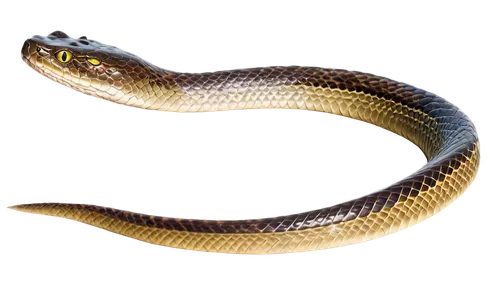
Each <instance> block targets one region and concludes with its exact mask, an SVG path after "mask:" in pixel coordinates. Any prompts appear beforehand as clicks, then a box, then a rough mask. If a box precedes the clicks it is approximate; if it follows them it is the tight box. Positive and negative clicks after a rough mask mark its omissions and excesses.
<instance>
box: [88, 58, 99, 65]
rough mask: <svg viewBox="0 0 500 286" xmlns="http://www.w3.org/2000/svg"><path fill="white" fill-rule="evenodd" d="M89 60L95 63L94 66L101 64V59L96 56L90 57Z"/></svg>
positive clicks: (92, 63)
mask: <svg viewBox="0 0 500 286" xmlns="http://www.w3.org/2000/svg"><path fill="white" fill-rule="evenodd" d="M87 62H89V63H90V64H91V65H94V66H98V65H100V64H101V61H100V60H98V59H94V58H89V59H87Z"/></svg>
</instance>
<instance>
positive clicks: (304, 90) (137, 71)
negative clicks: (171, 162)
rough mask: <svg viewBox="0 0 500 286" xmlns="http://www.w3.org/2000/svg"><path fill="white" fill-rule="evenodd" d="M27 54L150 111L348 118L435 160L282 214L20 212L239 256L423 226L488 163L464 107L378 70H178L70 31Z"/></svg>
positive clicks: (61, 79) (55, 76) (37, 66)
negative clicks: (207, 216) (353, 194)
mask: <svg viewBox="0 0 500 286" xmlns="http://www.w3.org/2000/svg"><path fill="white" fill-rule="evenodd" d="M21 55H22V59H23V60H24V62H26V63H27V64H28V65H29V66H30V67H31V68H33V69H34V70H35V71H37V72H39V73H41V74H42V75H44V76H46V77H48V78H49V79H52V80H54V81H56V82H58V83H60V84H63V85H65V86H68V87H70V88H72V89H75V90H77V91H80V92H82V93H85V94H88V95H91V96H95V97H98V98H102V99H106V100H109V101H112V102H116V103H119V104H124V105H128V106H133V107H138V108H144V109H151V110H162V111H172V112H206V111H225V110H241V109H274V108H276V109H300V110H310V111H319V112H326V113H332V114H336V115H342V116H346V117H349V118H353V119H357V120H361V121H364V122H367V123H371V124H374V125H377V126H380V127H382V128H384V129H387V130H389V131H392V132H394V133H396V134H398V135H400V136H402V137H404V138H406V139H408V140H409V141H411V142H413V143H414V144H416V145H417V146H418V147H419V149H421V151H422V152H423V153H424V154H425V156H426V158H427V163H426V164H425V165H423V166H422V167H421V168H420V169H418V170H417V171H415V172H413V173H412V174H410V175H409V176H407V177H406V178H403V179H401V180H400V181H398V182H396V183H394V184H392V185H389V186H388V187H386V188H383V189H381V190H378V191H375V192H370V193H369V194H368V195H365V196H363V197H360V198H356V199H352V200H349V201H347V202H343V203H338V204H334V205H333V206H327V207H324V208H321V209H316V210H312V211H307V212H302V213H297V214H292V215H284V216H278V217H269V218H260V219H246V220H203V219H181V218H172V217H162V216H154V215H146V214H140V213H134V212H130V211H124V210H118V209H114V208H109V207H102V206H96V205H88V204H70V203H32V204H21V205H15V206H12V207H10V208H12V209H14V210H18V211H23V212H28V213H35V214H43V215H49V216H56V217H62V218H66V219H71V220H76V221H79V222H82V223H86V224H89V225H93V226H96V227H99V228H102V229H105V230H108V231H111V232H114V233H118V234H121V235H124V236H127V237H131V238H134V239H137V240H141V241H144V242H148V243H152V244H157V245H162V246H167V247H174V248H181V249H188V250H197V251H207V252H219V253H237V254H277V253H290V252H302V251H311V250H320V249H327V248H333V247H339V246H345V245H350V244H354V243H359V242H364V241H368V240H372V239H375V238H379V237H382V236H385V235H388V234H392V233H395V232H397V231H399V230H403V229H405V228H407V227H409V226H412V225H415V224H417V223H419V222H421V221H423V220H425V219H427V218H429V217H431V216H432V215H434V214H436V213H438V212H439V211H441V210H442V209H443V208H445V207H446V206H448V205H449V204H450V203H451V202H453V201H454V200H455V199H457V198H458V197H459V196H460V195H461V194H462V193H463V192H464V191H465V190H466V189H467V188H468V186H469V185H470V184H471V183H472V181H473V180H474V178H475V176H476V173H477V171H478V168H479V158H480V155H479V140H478V135H477V131H476V128H475V127H474V124H473V123H472V121H471V120H470V119H469V117H468V116H467V115H466V114H465V113H464V112H462V111H461V110H460V109H459V108H457V107H456V106H455V105H453V104H451V103H450V102H448V101H446V100H445V99H443V98H442V97H439V96H437V95H436V94H434V93H431V92H427V91H425V90H423V89H420V88H416V87H414V86H411V85H408V84H405V83H401V82H398V81H394V80H391V79H388V78H385V77H380V76H376V75H373V74H369V73H362V72H356V71H349V70H342V69H327V68H319V67H304V66H273V67H264V68H248V69H236V70H228V71H218V72H203V73H185V72H174V71H170V70H166V69H163V68H160V67H158V66H155V65H153V64H151V63H149V62H148V61H146V60H143V59H142V58H140V57H138V56H136V55H133V54H131V53H128V52H126V51H124V50H121V49H119V48H117V47H114V46H111V45H106V44H103V43H101V42H98V41H95V40H90V39H88V38H87V37H85V36H83V37H80V38H71V37H69V36H68V35H67V34H65V33H63V32H61V31H56V32H53V33H51V34H50V35H48V36H33V37H32V38H30V39H28V40H26V41H25V42H24V44H23V47H22V51H21ZM149 148H150V149H149V150H147V152H149V153H150V154H154V153H156V151H157V150H155V149H156V148H161V147H157V146H151V147H149ZM195 178H196V174H193V179H195Z"/></svg>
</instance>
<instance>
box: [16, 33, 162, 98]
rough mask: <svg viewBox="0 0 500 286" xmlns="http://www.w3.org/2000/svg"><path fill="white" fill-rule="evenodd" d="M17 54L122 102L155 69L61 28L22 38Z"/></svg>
mask: <svg viewBox="0 0 500 286" xmlns="http://www.w3.org/2000/svg"><path fill="white" fill-rule="evenodd" d="M21 54H22V58H23V60H24V61H25V62H26V63H27V64H28V65H29V66H31V67H32V68H33V69H35V70H36V71H38V72H39V73H41V74H43V75H45V76H46V77H48V78H50V79H52V80H54V81H56V82H59V83H61V84H64V85H66V86H69V87H71V88H73V89H76V90H78V91H80V92H84V93H86V94H89V95H93V96H97V97H101V98H104V99H108V100H111V101H115V102H118V103H125V104H128V102H129V101H130V99H131V98H133V97H134V96H136V95H137V94H140V93H141V92H142V91H141V90H140V88H141V87H143V86H149V85H148V83H149V82H150V81H151V80H152V77H155V74H156V73H157V72H156V71H157V69H159V68H157V67H155V66H153V65H151V64H150V63H148V62H146V61H144V60H142V59H141V58H139V57H137V56H135V55H133V54H131V53H128V52H126V51H123V50H120V49H118V48H116V47H114V46H109V45H105V44H102V43H100V42H97V41H94V40H89V39H87V38H86V37H80V38H78V39H75V38H71V37H69V36H68V35H67V34H65V33H63V32H61V31H56V32H53V33H51V34H50V35H48V36H46V37H44V36H33V37H32V38H31V39H28V40H26V41H25V43H24V45H23V48H22V51H21Z"/></svg>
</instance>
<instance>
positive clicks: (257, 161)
mask: <svg viewBox="0 0 500 286" xmlns="http://www.w3.org/2000/svg"><path fill="white" fill-rule="evenodd" d="M49 21H50V22H55V21H52V20H49ZM63 21H64V23H68V22H69V23H73V30H74V31H104V32H105V38H108V39H128V40H129V47H144V48H145V50H146V54H148V55H159V56H161V60H162V62H164V63H166V62H169V63H180V64H183V63H211V64H215V63H232V62H240V63H242V62H243V63H284V62H286V61H287V55H304V56H305V61H306V63H333V62H356V63H375V64H376V65H377V71H378V72H381V73H384V72H393V71H399V72H401V78H402V79H409V80H414V79H426V80H432V85H433V86H435V87H449V94H450V95H463V96H465V101H466V103H469V104H473V111H474V112H481V118H482V126H481V127H489V126H488V122H487V120H486V117H485V116H484V115H483V111H485V110H487V108H486V104H485V103H484V98H481V97H480V96H479V95H478V94H476V93H475V92H474V90H475V89H474V88H473V86H472V85H471V84H469V83H468V82H467V81H464V75H463V69H464V68H467V67H466V66H465V67H464V65H463V63H461V62H460V60H459V59H457V58H456V57H455V56H454V55H453V54H452V53H451V52H450V48H451V46H452V43H451V42H450V41H449V39H448V38H446V35H445V36H444V37H445V38H444V40H441V41H440V42H438V43H431V42H426V41H425V40H423V39H422V40H417V39H411V38H409V37H407V36H405V35H404V34H402V33H397V32H390V31H384V30H383V29H382V28H380V29H382V31H379V30H380V29H378V28H377V29H375V28H373V29H372V31H373V30H375V31H376V32H379V33H380V36H379V37H377V36H374V35H365V36H366V38H367V39H368V40H362V39H364V38H365V37H363V36H362V35H360V34H356V33H353V31H351V30H349V31H344V30H341V31H339V30H338V29H333V30H332V32H331V33H330V34H322V35H318V36H317V37H316V35H315V34H312V33H311V30H309V29H307V28H305V29H304V30H297V31H294V32H293V33H290V34H286V33H284V32H283V31H279V30H276V31H274V30H269V31H266V30H262V29H258V28H256V29H249V30H245V32H243V31H240V32H238V26H239V25H238V24H237V23H233V22H232V21H231V20H229V24H226V25H229V26H233V28H235V29H236V31H237V32H230V31H228V30H226V29H216V27H214V26H213V25H209V24H207V25H205V24H203V22H201V23H200V22H196V23H191V24H192V25H195V26H196V28H194V29H193V28H189V25H190V23H189V21H187V22H186V23H182V24H179V23H177V24H176V23H175V22H172V23H171V22H169V21H167V20H162V21H160V20H158V21H160V22H158V23H156V22H155V23H153V22H152V21H148V22H141V23H139V24H138V23H137V22H133V23H127V22H122V23H121V24H120V25H113V24H112V23H110V22H111V21H103V23H101V22H99V21H97V22H95V23H94V22H93V21H92V22H90V23H85V24H81V23H80V24H79V23H75V21H74V19H69V18H68V19H64V20H60V22H63ZM117 21H119V20H117ZM231 23H233V24H231ZM159 24H161V26H158V25H159ZM158 27H160V28H158ZM16 28H18V29H16V34H15V39H16V40H20V39H22V38H23V32H25V31H40V32H44V31H46V30H47V24H46V23H45V22H44V23H33V22H29V21H26V22H24V23H22V24H19V25H18V26H17V27H16ZM368 30H370V29H368ZM383 32H385V33H383ZM388 35H391V36H388ZM370 39H375V40H377V39H378V40H379V41H374V42H370ZM394 39H397V40H398V41H395V42H394ZM367 41H368V42H367ZM13 42H14V41H12V43H13ZM395 43H396V44H395ZM12 50H13V49H12ZM12 55H13V53H12ZM10 67H11V69H12V74H13V75H14V81H15V84H12V89H11V92H12V94H11V95H12V96H15V98H16V99H19V101H17V102H21V103H20V105H21V106H13V108H12V109H11V110H13V111H14V112H12V113H13V114H12V116H11V118H10V119H8V124H6V127H5V130H4V132H5V133H6V134H7V137H8V142H9V148H8V149H7V152H6V153H7V154H6V157H7V158H6V163H7V164H8V167H7V170H6V171H5V172H6V181H7V182H8V184H9V185H10V186H11V187H8V188H7V190H4V192H3V197H4V198H5V199H19V198H27V199H67V200H70V199H87V200H91V199H128V200H129V207H134V206H140V207H142V206H148V207H150V208H156V207H158V208H159V207H184V208H185V215H193V216H197V215H200V216H204V215H233V216H243V215H262V214H263V209H264V208H279V207H281V208H304V207H311V201H312V200H320V199H332V200H335V199H342V197H343V193H344V192H346V191H360V190H361V191H365V190H366V189H367V185H368V184H370V183H390V182H391V177H392V176H394V175H397V174H399V168H405V167H406V168H408V167H411V166H414V164H415V160H416V159H417V158H418V159H420V158H421V155H420V154H419V153H412V152H408V146H406V145H394V144H392V143H391V142H392V141H391V138H390V137H379V136H375V134H376V132H375V130H374V129H371V128H363V129H351V128H344V127H343V122H341V121H304V120H303V114H301V113H285V114H282V113H279V114H277V113H276V114H275V113H272V114H268V113H266V114H255V113H251V114H249V113H242V114H241V120H240V121H149V120H144V118H145V115H144V114H143V113H139V112H129V113H116V112H113V113H112V112H111V106H110V105H81V104H79V98H78V97H64V96H63V90H61V89H48V88H47V82H46V81H33V80H31V76H32V75H31V74H30V73H25V72H23V70H24V67H23V66H22V65H16V66H10ZM18 104H19V103H18ZM22 106H23V107H24V106H28V109H25V108H22ZM165 150H169V151H165ZM488 179H489V178H488V177H483V178H481V192H480V193H474V194H473V200H472V201H466V202H465V208H464V209H451V210H449V216H447V217H441V223H440V224H439V225H426V226H425V232H423V233H410V234H409V240H408V241H388V242H387V241H386V243H385V247H384V248H383V249H362V250H359V249H354V250H353V257H352V258H346V259H342V258H341V259H339V258H337V257H282V258H281V264H293V263H300V264H302V265H306V264H305V262H307V265H316V264H325V263H326V264H327V265H337V264H342V265H343V266H347V267H349V266H352V267H358V266H359V265H360V261H361V262H370V261H372V262H373V261H374V260H376V261H380V262H382V261H390V262H392V263H394V262H396V263H395V264H398V262H404V261H408V260H412V261H422V262H427V263H431V264H432V263H434V262H435V263H437V261H440V260H446V261H457V263H459V261H467V260H476V259H478V258H479V256H480V254H478V252H477V251H475V250H474V247H475V245H477V244H478V243H482V241H481V239H482V236H483V234H481V233H480V231H481V230H482V227H483V226H482V225H481V223H480V221H481V220H480V219H478V217H477V214H478V210H479V209H480V208H482V207H481V206H482V205H483V200H484V199H483V194H484V192H487V191H488V187H487V186H488ZM243 188H245V189H248V190H249V191H243ZM1 221H2V223H7V224H9V225H8V226H6V227H5V228H3V229H4V230H7V231H6V232H5V233H6V234H7V235H3V237H2V239H3V240H5V242H4V245H10V246H9V247H7V249H8V251H12V252H13V253H16V255H23V257H24V259H31V258H36V256H37V255H38V254H37V253H38V251H43V252H45V253H53V254H52V255H53V257H52V258H46V259H54V260H55V261H60V260H59V259H68V260H69V259H70V260H71V261H85V260H86V259H89V257H93V256H95V255H96V254H97V253H102V255H103V256H102V257H104V256H105V257H107V258H110V257H111V258H112V259H113V260H116V261H120V260H122V259H131V260H133V261H137V260H136V259H140V261H147V260H149V261H152V260H153V259H155V258H156V257H158V250H157V249H129V248H127V243H128V242H126V241H107V240H104V239H103V234H100V233H80V232H79V227H78V226H76V225H71V226H68V225H32V224H31V218H30V217H9V218H2V220H1ZM185 259H186V258H185V257H175V258H171V257H169V258H166V259H164V262H162V263H172V264H176V263H179V261H182V262H184V260H185ZM188 259H189V260H185V261H186V263H189V264H190V265H195V264H197V263H200V265H205V264H206V263H207V261H208V263H209V264H210V265H212V266H215V265H228V264H230V263H231V257H209V258H206V257H196V258H194V257H189V258H188ZM165 261H166V262H165ZM182 262H181V263H182ZM76 263H78V262H76ZM330 263H331V264H330ZM395 267H397V266H395Z"/></svg>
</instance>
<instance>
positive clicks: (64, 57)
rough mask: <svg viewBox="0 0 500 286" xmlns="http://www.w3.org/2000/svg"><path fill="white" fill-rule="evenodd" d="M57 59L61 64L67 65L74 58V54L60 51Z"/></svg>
mask: <svg viewBox="0 0 500 286" xmlns="http://www.w3.org/2000/svg"><path fill="white" fill-rule="evenodd" d="M56 58H57V60H58V61H60V62H61V63H67V62H69V61H71V59H72V58H73V54H72V53H70V52H68V51H59V52H57V54H56Z"/></svg>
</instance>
